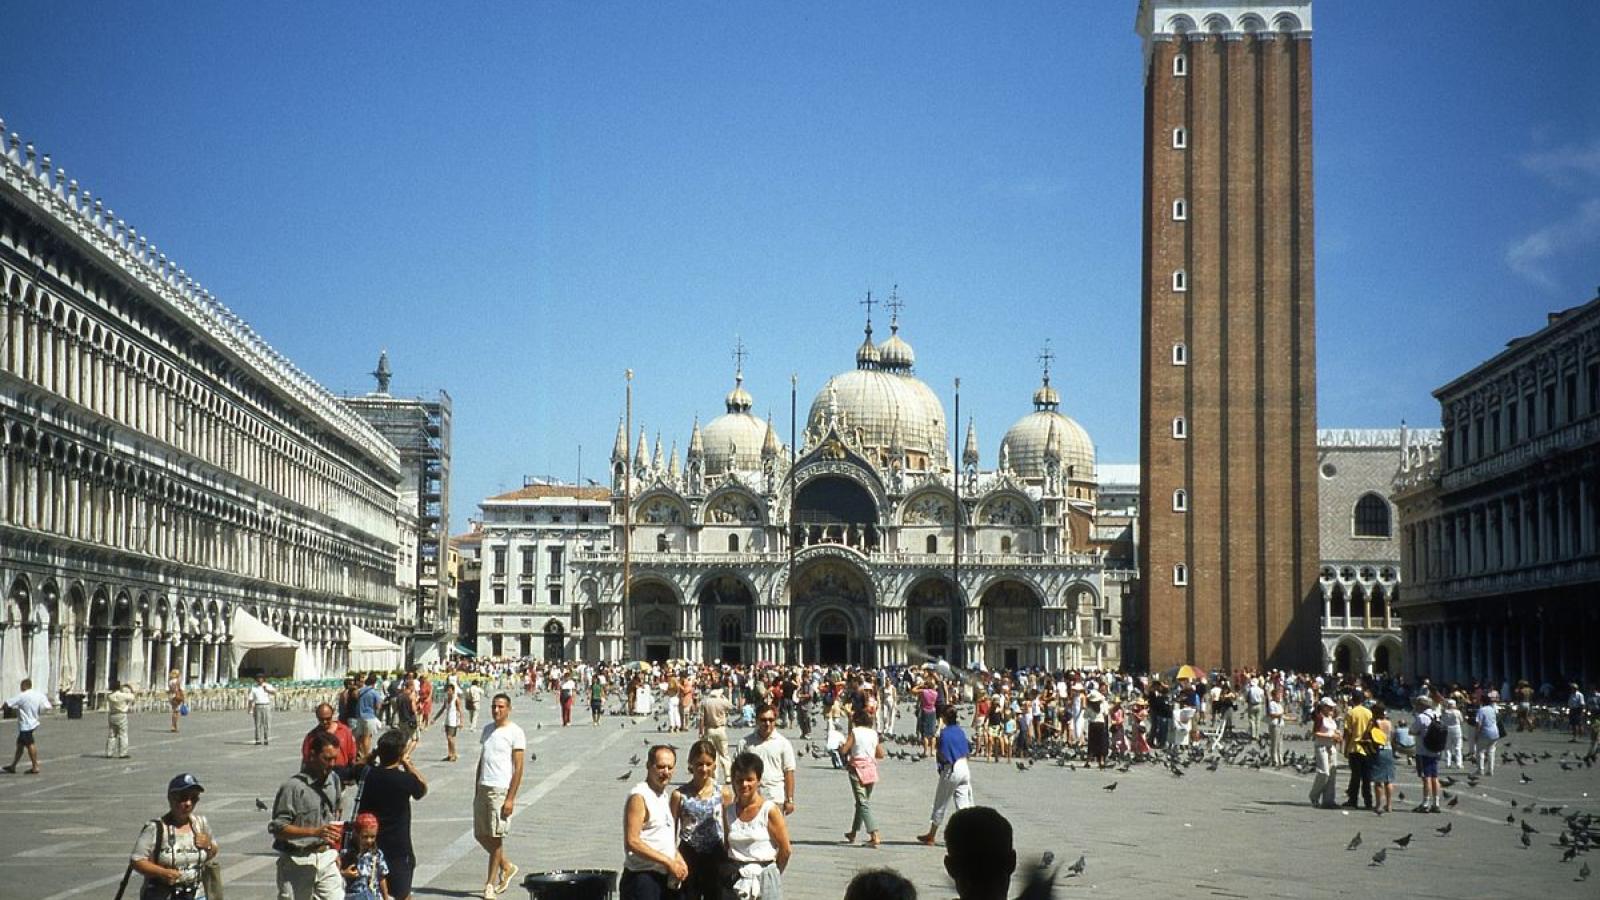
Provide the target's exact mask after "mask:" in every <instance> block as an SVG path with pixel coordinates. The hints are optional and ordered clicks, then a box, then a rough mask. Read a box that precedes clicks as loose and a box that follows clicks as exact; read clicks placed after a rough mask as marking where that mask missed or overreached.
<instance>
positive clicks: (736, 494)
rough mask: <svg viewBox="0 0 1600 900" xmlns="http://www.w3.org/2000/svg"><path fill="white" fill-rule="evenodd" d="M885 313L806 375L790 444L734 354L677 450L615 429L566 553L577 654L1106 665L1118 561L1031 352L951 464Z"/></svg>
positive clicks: (1118, 601) (1075, 445)
mask: <svg viewBox="0 0 1600 900" xmlns="http://www.w3.org/2000/svg"><path fill="white" fill-rule="evenodd" d="M891 302H892V301H891ZM896 305H897V304H896ZM898 318H899V316H898V309H896V315H895V317H894V319H893V320H892V324H891V326H890V335H889V337H888V338H887V339H886V340H884V341H882V342H879V343H874V341H873V336H872V325H871V321H870V319H869V321H868V323H867V327H866V338H865V340H864V341H863V342H862V344H861V346H860V347H859V348H858V349H857V350H856V353H855V367H854V368H852V369H848V370H846V371H843V372H840V373H839V374H837V375H835V376H833V377H832V378H829V379H828V380H827V382H826V383H825V384H824V385H823V386H822V387H821V389H820V390H819V391H818V392H817V394H816V397H815V398H814V399H813V400H812V402H811V406H810V412H809V413H808V414H807V415H806V417H805V423H804V426H803V427H804V431H803V433H802V434H801V436H800V438H801V446H800V447H798V448H795V449H794V450H792V451H791V449H790V448H788V447H785V446H783V445H782V444H781V443H780V441H779V438H778V432H777V430H776V429H775V428H774V426H773V424H772V422H771V421H770V419H769V420H763V419H761V418H758V417H757V416H755V415H754V414H752V412H751V409H752V407H753V406H754V405H755V400H754V398H753V397H752V396H751V395H750V393H749V392H748V391H747V390H746V389H745V387H744V385H743V371H742V363H741V366H740V368H739V371H737V372H736V373H735V376H734V386H733V389H732V390H731V391H729V392H728V394H727V397H726V398H725V400H724V405H725V407H726V412H725V413H723V414H722V415H720V416H718V417H716V418H715V419H713V420H712V421H710V422H708V423H706V424H705V425H704V426H702V425H701V424H700V423H699V422H698V421H696V422H695V423H694V424H693V426H692V430H691V433H690V437H689V440H688V451H687V454H686V455H685V457H684V458H683V459H682V460H681V461H680V459H679V457H678V454H677V449H676V447H674V448H673V450H672V453H671V455H670V457H666V458H664V457H663V455H662V450H661V442H660V439H659V437H658V438H657V440H656V445H655V449H654V451H653V452H652V451H651V450H650V448H649V447H648V445H647V442H646V440H645V435H644V433H643V432H642V431H641V432H640V435H639V439H638V445H637V448H636V450H635V451H634V453H633V456H632V459H631V460H630V459H629V452H628V435H627V433H626V431H625V429H624V426H623V425H621V424H619V426H618V430H617V436H616V443H615V446H614V447H613V450H612V456H611V503H612V513H611V516H610V519H611V523H612V539H611V546H610V548H609V549H606V550H600V551H590V552H580V553H578V554H575V556H574V558H573V560H572V564H573V568H574V571H573V573H572V575H573V576H574V581H575V583H576V586H577V597H576V598H575V599H576V600H577V609H576V614H575V616H574V620H575V621H574V622H573V623H572V624H573V625H575V626H576V629H575V630H576V631H577V634H575V635H574V637H575V638H577V641H575V643H576V644H577V645H578V647H575V648H574V649H579V650H580V652H581V654H582V656H583V657H584V658H587V659H624V658H641V659H668V658H684V659H694V660H719V659H720V660H722V661H724V662H739V661H745V662H750V661H779V662H784V661H788V662H804V663H811V662H818V663H825V664H831V663H858V664H870V665H894V664H900V663H907V662H917V661H920V660H922V659H926V658H928V657H942V658H947V659H950V660H951V661H953V662H955V663H957V664H962V665H969V666H975V665H980V664H981V665H984V666H988V667H991V668H998V667H1002V666H1003V667H1007V668H1010V667H1015V666H1018V665H1024V666H1027V665H1043V666H1049V667H1067V666H1071V667H1077V666H1099V667H1115V666H1117V665H1118V664H1119V662H1120V659H1121V649H1120V648H1121V643H1122V635H1121V629H1122V607H1123V599H1124V592H1125V588H1126V587H1127V586H1128V585H1130V584H1131V582H1132V580H1133V577H1134V576H1133V573H1132V572H1131V571H1128V569H1127V568H1124V566H1126V565H1127V564H1126V563H1116V562H1112V559H1113V558H1114V557H1113V556H1112V555H1110V554H1108V552H1107V550H1108V547H1109V545H1108V544H1097V543H1096V542H1095V541H1094V540H1093V535H1094V531H1093V529H1094V525H1095V520H1096V496H1097V492H1098V485H1097V481H1096V471H1095V455H1094V444H1093V443H1092V442H1091V441H1090V439H1089V435H1088V434H1087V433H1086V432H1085V431H1084V430H1083V428H1082V427H1081V426H1079V425H1078V423H1077V422H1075V421H1073V420H1072V419H1071V418H1069V417H1068V416H1066V415H1064V414H1063V413H1062V412H1061V395H1060V393H1059V392H1058V390H1057V389H1056V388H1055V387H1053V386H1052V385H1051V384H1050V371H1049V357H1048V355H1047V356H1046V357H1045V358H1044V362H1045V367H1044V373H1043V380H1042V383H1041V384H1040V385H1039V386H1038V388H1037V389H1036V390H1035V391H1034V392H1033V396H1032V410H1031V411H1028V410H1027V407H1025V406H1024V405H1023V404H1022V403H1021V402H1019V403H1018V407H1019V412H1021V413H1022V415H1021V417H1020V418H1019V419H1017V421H1016V423H1015V424H1014V425H1012V426H1011V428H1010V429H1009V430H1008V431H1007V432H1006V433H1005V435H1004V437H1003V438H1002V439H1001V440H1000V441H999V442H998V444H997V445H995V447H996V449H995V450H994V451H993V452H994V453H995V455H994V456H992V457H989V458H988V459H987V460H985V458H984V456H983V454H982V453H980V449H979V436H978V435H977V434H976V433H975V431H974V429H973V427H972V425H971V424H970V423H969V424H968V427H967V431H966V435H965V439H964V441H963V446H962V451H961V459H960V460H959V465H957V463H956V461H955V460H953V459H952V458H951V453H952V452H953V448H952V447H951V446H950V442H949V440H948V435H949V431H948V426H947V420H946V416H945V409H944V406H943V405H942V403H941V402H940V400H939V398H938V396H937V395H936V394H935V393H934V391H933V390H932V389H930V388H929V387H928V385H927V384H925V383H924V382H923V381H921V380H919V379H918V378H917V376H916V374H915V369H916V355H915V353H914V352H913V350H912V348H911V345H910V344H909V343H908V342H907V341H906V339H905V338H904V337H902V336H901V335H900V333H899V332H900V329H899V324H898ZM1020 393H1021V391H1019V394H1020ZM1021 399H1022V398H1021V397H1020V396H1019V400H1021ZM984 462H989V463H990V465H989V466H988V467H987V468H985V467H984V465H983V464H984ZM625 540H626V544H625ZM580 648H581V649H580Z"/></svg>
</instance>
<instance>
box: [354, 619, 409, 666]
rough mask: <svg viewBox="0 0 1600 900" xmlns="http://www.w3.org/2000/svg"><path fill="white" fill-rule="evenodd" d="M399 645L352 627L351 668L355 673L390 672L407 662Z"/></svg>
mask: <svg viewBox="0 0 1600 900" xmlns="http://www.w3.org/2000/svg"><path fill="white" fill-rule="evenodd" d="M403 654H404V651H403V650H402V649H401V648H400V645H399V644H396V643H394V642H393V641H387V640H384V639H383V638H381V637H378V636H377V635H375V634H373V633H372V632H370V631H367V630H366V629H364V628H362V627H361V626H359V625H354V624H352V625H351V626H350V668H351V669H352V670H354V671H360V672H372V671H390V670H393V669H399V668H401V667H402V666H403V665H404V664H405V661H404V659H403V658H402V657H403Z"/></svg>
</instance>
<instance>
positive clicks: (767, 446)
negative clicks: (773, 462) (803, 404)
mask: <svg viewBox="0 0 1600 900" xmlns="http://www.w3.org/2000/svg"><path fill="white" fill-rule="evenodd" d="M761 458H762V459H777V458H778V432H777V431H775V430H773V427H772V413H767V436H766V439H765V440H763V441H762V442H761Z"/></svg>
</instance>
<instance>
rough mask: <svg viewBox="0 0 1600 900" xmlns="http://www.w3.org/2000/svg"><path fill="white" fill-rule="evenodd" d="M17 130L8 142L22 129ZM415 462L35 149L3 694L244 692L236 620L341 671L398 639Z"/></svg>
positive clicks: (13, 341)
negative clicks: (371, 646)
mask: <svg viewBox="0 0 1600 900" xmlns="http://www.w3.org/2000/svg"><path fill="white" fill-rule="evenodd" d="M0 131H3V128H0ZM398 466H399V463H398V458H397V455H396V453H395V450H394V448H393V447H392V446H390V445H389V444H388V443H387V442H386V441H385V440H384V439H383V438H382V437H381V436H380V435H378V434H377V433H376V432H375V431H373V430H372V428H370V427H369V426H367V424H366V423H365V422H363V421H361V420H360V419H359V418H358V417H356V416H355V415H353V414H351V413H350V412H349V411H348V410H346V409H345V408H344V407H343V406H341V405H340V404H339V403H338V401H337V400H336V399H335V398H334V397H333V396H331V395H330V394H329V393H328V392H327V391H326V390H324V389H323V388H322V387H320V386H319V385H318V384H317V383H316V382H314V381H313V380H312V379H311V378H309V377H308V376H307V375H306V374H305V373H304V372H302V371H300V370H299V369H297V368H295V366H294V365H293V364H292V363H290V362H289V361H288V360H287V359H285V358H284V357H282V356H281V355H279V354H278V353H277V352H276V351H274V350H273V349H272V348H271V347H269V346H268V345H267V344H266V343H265V342H264V341H263V340H262V339H261V338H260V336H258V335H257V334H256V333H255V332H254V331H252V330H251V328H250V327H249V326H248V325H247V324H245V323H244V322H243V321H241V320H240V319H239V317H238V316H236V315H235V314H233V313H232V312H231V311H229V310H228V309H227V308H226V307H225V306H223V305H222V304H221V303H219V302H218V301H217V300H216V298H214V297H213V296H212V295H211V294H210V293H208V292H207V291H205V290H204V289H203V288H201V287H200V286H199V285H198V284H196V283H195V282H194V280H193V279H192V278H190V276H189V275H188V274H187V273H185V272H184V271H183V270H182V269H179V268H178V267H177V266H176V265H175V264H173V263H172V262H171V261H170V260H168V259H167V257H166V256H165V255H163V254H162V253H160V252H159V251H158V250H157V249H156V248H155V247H154V246H153V245H151V244H150V243H149V241H148V239H147V238H145V237H144V236H142V235H139V234H138V233H137V232H136V231H135V230H134V229H132V228H129V227H128V226H127V225H126V224H125V223H124V222H123V221H122V220H121V219H119V218H118V217H117V215H116V214H115V213H113V212H112V211H111V210H110V209H107V208H106V207H105V205H104V203H103V202H102V201H101V200H100V199H97V198H93V197H92V196H91V194H90V193H89V192H88V191H86V190H84V189H82V188H81V187H80V186H79V185H78V183H77V182H76V181H74V180H71V179H69V178H68V177H67V175H66V173H65V172H63V171H61V170H60V169H59V168H55V167H53V166H52V163H51V160H50V158H49V157H48V156H44V157H41V156H39V155H38V154H36V152H35V151H34V148H33V147H32V146H31V145H26V146H24V145H22V143H21V141H20V140H19V139H18V138H17V137H16V135H11V137H10V141H9V145H8V146H7V147H6V148H5V150H4V154H3V156H0V591H3V592H4V594H3V602H4V609H3V616H0V694H4V695H10V694H11V693H13V692H15V691H16V689H17V686H18V683H19V682H20V681H21V680H22V679H23V678H25V677H31V678H32V679H33V681H34V684H35V686H37V687H39V688H41V689H43V690H45V691H46V692H47V693H51V694H54V692H55V691H57V690H59V689H69V688H70V689H78V690H86V691H89V692H92V693H98V692H100V691H103V690H104V689H105V688H106V687H107V686H108V685H111V684H112V683H114V682H118V681H130V682H132V683H134V684H135V685H137V686H140V687H145V688H148V687H152V686H160V685H162V684H164V683H165V680H166V674H165V673H166V671H167V670H168V669H178V670H179V671H180V672H182V673H183V675H184V677H185V679H186V680H187V681H189V682H191V683H213V682H218V681H222V680H224V679H226V678H228V677H229V676H230V675H231V674H232V673H231V672H230V671H229V668H230V666H229V662H228V653H227V649H228V647H227V645H228V641H229V623H230V621H231V620H232V615H233V612H234V610H236V609H237V610H244V611H246V612H248V613H250V614H252V615H254V616H256V617H257V618H259V619H261V620H262V621H264V622H266V623H267V624H268V625H270V626H271V627H273V628H275V629H277V630H278V631H279V632H281V633H282V634H284V635H287V636H290V637H292V638H294V639H297V640H299V641H301V644H302V648H303V651H302V652H303V654H304V656H303V663H302V664H303V665H304V669H303V671H330V670H337V669H339V668H340V667H341V665H342V662H343V659H344V646H345V643H346V636H347V634H348V626H349V625H350V624H352V623H354V624H358V625H360V626H361V627H362V628H365V629H367V630H369V631H372V632H375V633H378V634H385V635H392V633H393V627H392V622H393V620H394V557H395V536H396V534H395V533H396V520H395V481H396V479H397V478H398V474H399V468H398Z"/></svg>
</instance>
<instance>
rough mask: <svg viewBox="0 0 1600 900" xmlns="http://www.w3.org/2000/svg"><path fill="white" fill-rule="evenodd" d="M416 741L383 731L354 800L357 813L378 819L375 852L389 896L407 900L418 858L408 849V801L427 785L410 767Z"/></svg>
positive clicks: (423, 793)
mask: <svg viewBox="0 0 1600 900" xmlns="http://www.w3.org/2000/svg"><path fill="white" fill-rule="evenodd" d="M416 747H417V741H416V738H412V739H410V740H407V739H406V737H405V735H403V734H401V733H400V732H399V731H387V732H384V735H383V737H380V738H378V749H377V750H374V751H373V753H372V758H371V759H369V760H368V761H367V769H366V771H365V772H363V773H362V775H361V776H360V777H361V783H360V788H359V791H358V792H359V794H360V799H359V800H357V801H356V806H357V808H356V810H355V812H356V813H371V814H373V815H374V816H376V817H377V819H378V825H379V828H380V831H379V832H378V844H377V846H378V849H379V850H382V851H383V856H384V860H385V861H386V862H387V863H388V868H389V896H391V897H394V898H395V900H407V898H409V897H410V896H411V877H412V875H413V873H415V872H416V869H417V856H416V853H415V851H414V850H413V849H412V846H411V801H413V800H421V799H422V798H423V797H424V796H426V795H427V793H428V782H427V780H426V779H424V778H423V777H422V773H421V772H420V771H418V770H417V769H416V767H415V766H413V765H412V764H411V753H412V751H413V750H415V749H416Z"/></svg>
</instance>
